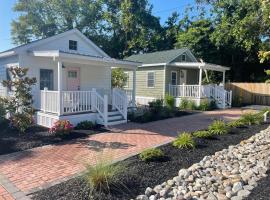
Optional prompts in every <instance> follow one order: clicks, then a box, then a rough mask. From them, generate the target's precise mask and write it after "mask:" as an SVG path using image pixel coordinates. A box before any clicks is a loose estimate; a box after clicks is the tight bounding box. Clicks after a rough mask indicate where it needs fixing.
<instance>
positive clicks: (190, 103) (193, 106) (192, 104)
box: [187, 100, 197, 110]
mask: <svg viewBox="0 0 270 200" xmlns="http://www.w3.org/2000/svg"><path fill="white" fill-rule="evenodd" d="M187 108H188V109H189V110H196V109H197V106H196V103H195V102H194V101H192V100H189V101H188V105H187Z"/></svg>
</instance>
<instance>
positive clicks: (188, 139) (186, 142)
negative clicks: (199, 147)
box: [173, 132, 196, 149]
mask: <svg viewBox="0 0 270 200" xmlns="http://www.w3.org/2000/svg"><path fill="white" fill-rule="evenodd" d="M173 146H174V147H177V148H179V149H180V148H195V146H196V143H195V141H194V140H193V138H192V135H191V134H190V133H187V132H184V133H182V134H180V135H179V136H178V137H177V139H176V140H175V141H174V142H173Z"/></svg>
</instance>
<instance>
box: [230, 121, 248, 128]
mask: <svg viewBox="0 0 270 200" xmlns="http://www.w3.org/2000/svg"><path fill="white" fill-rule="evenodd" d="M227 126H228V127H230V128H240V127H244V126H245V123H244V122H243V121H241V120H234V121H231V122H228V123H227Z"/></svg>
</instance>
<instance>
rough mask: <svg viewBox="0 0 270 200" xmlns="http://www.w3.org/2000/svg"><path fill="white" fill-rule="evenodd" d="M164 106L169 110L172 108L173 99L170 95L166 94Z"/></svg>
mask: <svg viewBox="0 0 270 200" xmlns="http://www.w3.org/2000/svg"><path fill="white" fill-rule="evenodd" d="M165 105H166V106H167V107H168V108H169V109H173V108H174V97H173V96H171V95H168V94H166V96H165Z"/></svg>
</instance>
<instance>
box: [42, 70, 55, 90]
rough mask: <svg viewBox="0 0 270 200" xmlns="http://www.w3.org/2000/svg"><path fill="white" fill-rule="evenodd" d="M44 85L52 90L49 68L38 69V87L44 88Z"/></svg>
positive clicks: (51, 77)
mask: <svg viewBox="0 0 270 200" xmlns="http://www.w3.org/2000/svg"><path fill="white" fill-rule="evenodd" d="M45 87H46V88H48V90H53V70H51V69H41V70H40V89H41V90H44V88H45Z"/></svg>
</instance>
